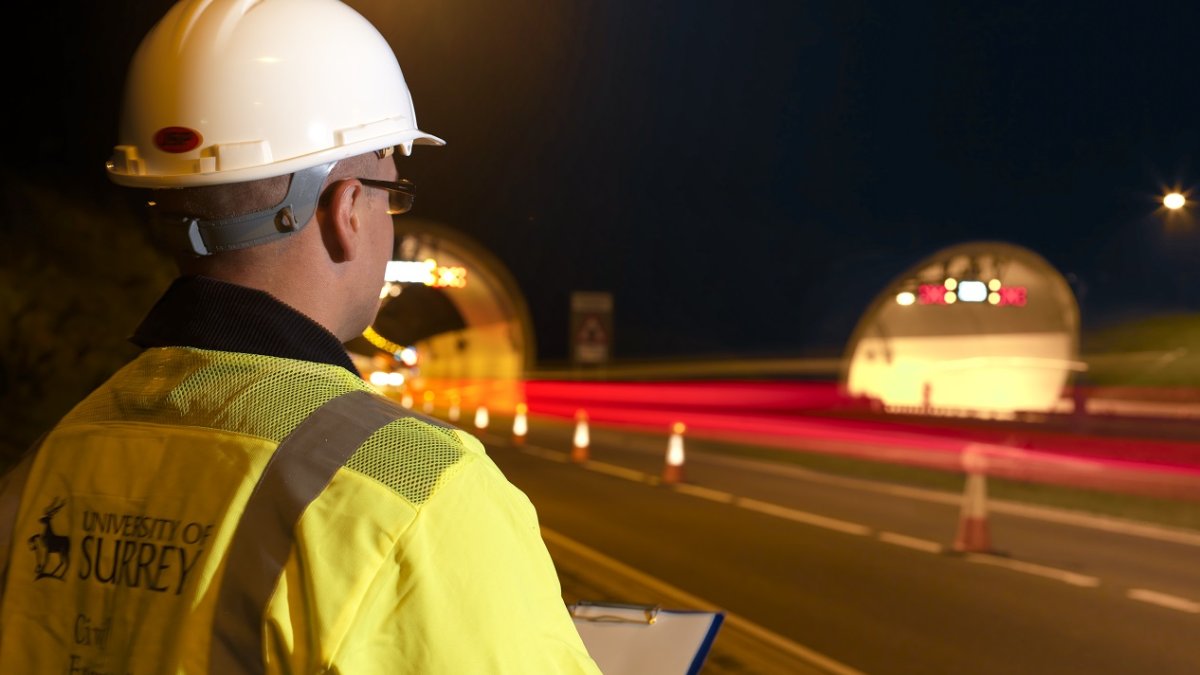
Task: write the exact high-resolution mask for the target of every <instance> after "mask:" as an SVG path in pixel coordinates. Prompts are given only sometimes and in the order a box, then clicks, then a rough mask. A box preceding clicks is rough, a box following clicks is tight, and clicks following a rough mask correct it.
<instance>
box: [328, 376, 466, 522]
mask: <svg viewBox="0 0 1200 675" xmlns="http://www.w3.org/2000/svg"><path fill="white" fill-rule="evenodd" d="M380 399H381V404H382V405H386V406H389V407H391V408H392V413H393V414H394V418H393V419H392V421H390V422H388V423H387V424H385V425H383V426H382V427H380V428H379V429H378V430H377V431H376V432H375V433H373V434H371V436H370V437H369V438H367V440H366V441H365V442H364V443H363V444H362V445H361V446H360V447H359V448H358V449H357V450H356V451H355V452H354V454H353V455H351V456H350V459H349V460H347V461H346V464H345V466H346V468H347V469H350V470H352V471H356V472H358V473H361V474H364V475H366V476H368V477H370V478H373V479H375V480H376V481H378V482H380V483H383V484H384V485H386V486H388V487H389V488H391V489H392V490H394V491H395V492H397V493H399V494H400V495H401V496H403V497H404V498H405V499H407V500H408V501H409V502H411V503H412V504H414V505H420V504H423V503H424V502H425V501H427V500H428V499H429V497H430V496H431V495H432V494H433V492H434V490H435V488H436V487H437V486H438V485H439V484H440V483H442V482H444V481H445V480H446V479H447V478H448V477H449V474H451V473H452V472H454V471H456V470H458V469H460V468H461V467H462V466H464V465H466V464H469V463H471V462H472V461H473V460H474V459H475V458H477V457H478V456H480V455H482V454H483V452H482V446H480V445H479V442H478V441H476V440H475V439H474V438H473V437H471V436H470V435H469V434H467V433H465V432H463V431H462V430H461V429H459V428H457V427H455V426H452V425H450V424H448V423H446V422H443V421H442V420H439V419H437V418H434V417H429V416H427V415H423V414H421V413H418V412H415V411H413V410H410V409H408V408H405V407H403V406H401V405H400V404H399V403H396V402H395V401H392V400H391V399H386V398H384V397H380Z"/></svg>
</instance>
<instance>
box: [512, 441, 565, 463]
mask: <svg viewBox="0 0 1200 675" xmlns="http://www.w3.org/2000/svg"><path fill="white" fill-rule="evenodd" d="M521 452H523V453H525V454H527V455H533V456H534V457H541V458H542V459H548V460H550V461H552V462H559V463H562V464H566V463H567V462H569V461H570V457H568V456H567V453H565V452H558V451H557V450H547V449H546V448H539V447H537V446H536V445H528V446H525V447H523V448H521Z"/></svg>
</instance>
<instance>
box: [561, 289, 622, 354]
mask: <svg viewBox="0 0 1200 675" xmlns="http://www.w3.org/2000/svg"><path fill="white" fill-rule="evenodd" d="M612 308H613V298H612V293H602V292H590V291H575V292H574V293H571V327H570V328H571V335H570V341H571V361H572V362H574V363H576V364H602V363H608V360H609V358H610V357H611V356H612V335H613V318H612Z"/></svg>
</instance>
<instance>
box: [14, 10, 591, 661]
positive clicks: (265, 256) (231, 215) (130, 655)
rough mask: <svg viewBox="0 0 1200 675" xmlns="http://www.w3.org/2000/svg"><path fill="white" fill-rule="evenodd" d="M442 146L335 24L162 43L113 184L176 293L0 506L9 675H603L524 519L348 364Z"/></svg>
mask: <svg viewBox="0 0 1200 675" xmlns="http://www.w3.org/2000/svg"><path fill="white" fill-rule="evenodd" d="M441 143H442V141H441V140H440V139H438V138H436V137H434V136H431V135H429V134H426V133H424V132H422V131H420V130H419V129H418V128H417V126H416V122H415V119H414V114H413V108H412V101H411V99H410V96H409V93H408V89H407V87H406V85H405V82H404V78H403V76H402V74H401V71H400V68H399V65H398V64H397V63H396V59H395V56H394V55H393V54H392V52H391V49H390V47H389V46H388V45H387V42H386V41H385V40H384V38H383V37H382V36H381V35H380V34H379V33H378V31H377V30H376V29H375V28H374V27H373V26H371V24H370V23H368V22H367V21H366V20H365V19H364V18H363V17H362V16H360V15H359V14H357V13H356V12H354V11H353V10H352V9H350V8H349V7H347V6H346V5H343V4H341V3H340V2H338V1H337V0H258V1H255V0H184V1H183V2H180V3H179V4H177V5H176V6H174V7H173V8H172V9H171V10H170V11H169V12H168V14H167V15H166V16H165V17H164V18H163V19H162V20H161V21H160V22H159V23H158V24H157V25H156V26H155V27H154V28H153V29H152V30H151V31H150V33H149V34H148V35H147V36H146V37H145V39H144V40H143V42H142V44H141V46H140V47H139V49H138V52H137V53H136V54H135V56H134V59H133V61H132V63H131V66H130V70H129V74H128V78H127V81H126V90H125V102H124V107H123V111H122V116H121V125H120V131H119V143H118V145H117V146H116V148H115V150H114V154H113V158H112V160H111V161H110V162H109V164H108V172H109V176H110V177H111V178H112V180H113V181H114V182H116V183H118V184H121V185H125V186H130V187H134V188H142V189H146V190H147V191H148V196H149V201H150V203H151V207H150V208H151V210H152V213H153V220H154V222H155V226H156V227H157V228H159V230H160V232H161V233H162V234H163V236H164V238H165V240H166V241H168V242H170V243H171V244H172V245H174V246H175V247H176V249H177V251H178V255H179V261H180V267H181V271H182V275H181V276H180V278H179V279H177V280H176V282H175V283H174V284H173V285H172V286H171V287H170V288H169V289H168V290H167V292H166V293H165V294H164V295H163V297H162V298H161V299H160V300H159V302H158V303H157V304H156V306H155V307H154V308H153V309H152V310H151V311H150V313H149V315H148V316H147V317H146V319H145V321H144V322H143V323H142V325H141V326H140V327H139V328H138V329H137V331H136V333H135V335H134V337H133V340H134V342H135V343H137V344H138V345H139V346H141V347H144V348H145V349H144V351H143V352H142V353H141V355H140V356H139V357H138V358H137V359H135V360H134V361H133V362H131V363H130V364H128V365H127V366H126V367H125V368H123V369H122V370H120V371H119V372H118V373H116V374H115V375H114V376H113V377H112V378H111V379H110V380H109V381H108V382H106V383H105V384H104V385H102V386H101V387H100V388H99V389H98V390H96V391H95V392H94V393H93V394H91V395H90V396H89V397H88V398H86V399H85V400H84V401H83V402H81V403H80V404H79V405H78V406H77V407H76V408H75V409H74V410H72V411H71V413H69V414H68V415H67V416H66V417H65V418H64V419H63V420H62V421H61V422H60V423H59V424H58V425H56V426H55V428H54V429H52V430H51V431H50V432H49V433H48V434H47V435H46V436H45V437H44V438H43V439H42V441H41V442H40V446H39V447H38V448H37V449H36V451H35V452H33V453H31V454H30V455H28V456H27V457H26V458H25V460H24V461H23V462H22V463H21V464H20V465H19V466H18V467H17V468H16V469H14V470H13V471H11V472H10V473H9V474H7V475H6V476H5V478H4V485H3V492H2V493H0V523H2V524H0V527H3V528H7V529H6V530H4V531H3V532H0V564H2V565H4V567H5V582H4V586H3V596H2V600H0V672H4V673H56V672H59V673H97V674H98V673H106V674H107V673H114V674H115V673H220V674H221V675H230V674H237V673H334V672H337V673H453V674H455V675H457V674H460V673H522V674H528V673H598V672H599V671H598V669H597V668H596V665H595V663H594V662H593V661H592V659H591V658H590V657H589V655H588V654H587V651H586V649H585V648H584V645H583V643H582V641H581V640H580V638H579V634H578V633H577V632H576V631H575V628H574V625H573V624H572V622H571V618H570V616H569V614H568V613H567V609H566V606H565V604H564V603H563V600H562V597H561V594H560V589H559V586H558V581H557V576H556V574H555V570H554V567H553V564H552V561H551V560H550V558H549V555H548V554H547V551H546V548H545V545H544V543H543V542H542V540H541V538H540V534H539V530H538V525H537V516H536V513H535V511H534V509H533V507H532V505H531V504H530V503H529V501H528V500H527V499H526V498H525V496H524V495H523V494H522V493H521V492H520V491H518V490H517V489H516V488H515V487H514V486H512V485H511V484H510V483H509V482H508V481H507V480H506V479H505V478H504V477H503V475H501V473H500V472H499V470H498V469H497V468H496V466H495V465H494V464H493V463H492V462H491V460H490V459H489V458H488V457H487V455H486V454H485V452H484V450H483V448H482V446H481V445H480V444H479V442H478V441H477V440H476V439H474V438H473V437H471V436H469V435H468V434H466V433H464V432H462V431H460V430H458V429H454V428H450V427H447V426H444V425H440V424H439V423H438V422H436V421H434V420H430V419H427V418H422V417H420V416H416V415H414V414H413V413H411V412H409V411H407V410H406V409H404V408H403V407H401V406H398V405H396V404H394V403H392V402H390V401H388V400H387V399H385V398H383V397H382V396H380V395H378V394H377V393H376V392H375V391H374V390H373V389H372V388H371V386H370V385H369V384H367V383H366V382H364V381H363V380H362V379H361V377H360V376H359V374H358V373H357V371H356V370H355V367H354V365H353V362H352V361H351V360H350V358H349V356H348V355H347V353H346V351H345V349H344V348H343V346H342V345H343V343H345V342H346V341H348V340H350V339H351V338H353V337H355V336H357V335H359V334H361V333H362V331H363V330H364V329H365V328H366V327H367V326H368V325H370V323H371V322H372V321H373V320H374V317H375V313H376V311H377V310H378V306H379V297H380V293H379V291H380V288H381V286H382V284H383V271H384V267H385V266H386V263H387V261H388V259H389V257H390V252H391V250H392V244H393V233H392V223H391V217H392V215H393V214H396V213H400V212H403V211H405V210H407V209H408V208H409V207H410V206H411V203H412V185H411V184H410V183H407V182H406V181H402V180H399V176H398V171H397V164H396V159H397V155H394V152H393V149H394V148H395V149H398V150H399V153H398V154H399V155H407V154H408V153H409V152H411V150H412V146H413V145H414V144H432V145H440V144H441Z"/></svg>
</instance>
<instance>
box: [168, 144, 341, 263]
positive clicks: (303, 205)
mask: <svg viewBox="0 0 1200 675" xmlns="http://www.w3.org/2000/svg"><path fill="white" fill-rule="evenodd" d="M336 163H337V162H329V163H327V164H319V165H317V166H314V167H311V168H308V169H302V170H300V171H297V172H296V173H294V174H292V180H291V184H289V185H288V191H287V194H286V195H284V197H283V200H282V201H280V202H279V203H278V204H276V205H275V206H272V207H269V208H266V209H263V210H261V211H255V212H254V213H246V214H242V215H240V216H232V217H229V218H218V219H215V220H204V219H201V218H193V217H191V216H179V215H174V214H166V213H158V212H157V211H156V210H155V208H154V207H151V209H152V210H151V221H152V223H153V224H154V225H155V226H156V228H165V229H166V230H167V231H166V232H164V233H163V234H164V235H165V236H166V237H168V238H169V239H172V240H175V243H176V246H175V248H176V249H182V250H184V251H190V252H191V253H192V254H193V255H196V256H207V255H212V254H214V253H220V252H221V251H234V250H237V249H241V248H249V247H251V246H258V245H259V244H265V243H267V242H271V241H275V240H276V239H282V238H283V237H287V236H289V235H292V234H295V233H296V232H299V231H300V230H301V229H302V228H303V227H304V226H305V225H306V224H307V223H308V221H309V220H311V219H312V217H313V214H314V213H316V211H317V201H318V200H319V199H320V197H321V186H322V185H324V184H325V179H326V178H328V177H329V172H330V171H332V170H333V165H334V164H336Z"/></svg>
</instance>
